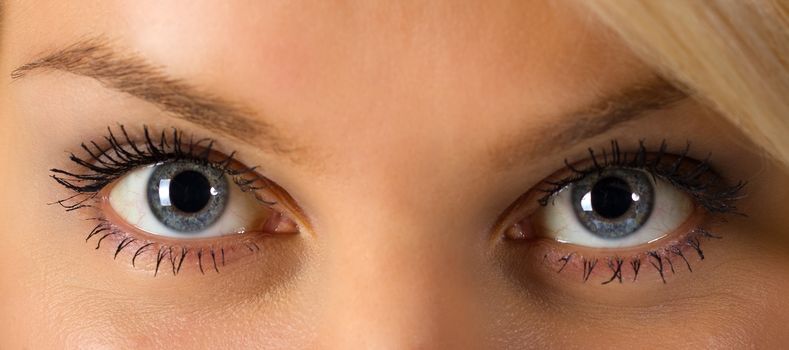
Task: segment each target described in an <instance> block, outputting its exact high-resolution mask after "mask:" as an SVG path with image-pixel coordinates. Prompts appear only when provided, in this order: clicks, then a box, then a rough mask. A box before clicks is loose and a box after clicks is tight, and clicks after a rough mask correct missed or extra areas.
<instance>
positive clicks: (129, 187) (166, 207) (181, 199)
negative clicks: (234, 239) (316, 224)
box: [105, 160, 295, 239]
mask: <svg viewBox="0 0 789 350" xmlns="http://www.w3.org/2000/svg"><path fill="white" fill-rule="evenodd" d="M106 202H107V204H108V205H106V206H105V208H106V209H105V212H106V211H110V212H111V214H115V215H117V216H118V217H119V218H120V219H122V220H123V221H125V223H127V224H129V225H132V226H134V228H136V229H139V230H141V231H144V232H145V233H148V234H151V235H160V236H166V237H171V238H176V239H194V238H208V237H218V236H225V235H232V234H243V233H283V232H285V231H288V230H293V229H294V228H295V227H293V225H292V222H291V221H290V220H288V219H287V218H286V217H283V216H282V215H281V214H279V213H278V212H276V211H274V210H272V209H271V208H269V205H271V204H274V203H271V202H266V203H263V202H261V201H260V200H259V199H256V198H255V197H254V196H252V195H250V194H249V193H244V192H242V190H241V188H240V187H239V186H237V185H236V184H235V183H232V180H229V179H228V176H227V175H226V174H225V172H224V171H222V170H221V169H217V168H215V167H212V166H210V165H208V164H200V163H196V162H193V161H188V160H179V161H171V162H164V163H160V164H155V165H149V166H144V167H141V168H139V169H135V170H132V171H131V172H130V173H129V174H126V175H124V176H123V177H122V178H120V179H118V180H116V184H114V185H111V189H110V190H109V194H108V195H107V198H106Z"/></svg>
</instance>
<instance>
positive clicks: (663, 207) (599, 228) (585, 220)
mask: <svg viewBox="0 0 789 350" xmlns="http://www.w3.org/2000/svg"><path fill="white" fill-rule="evenodd" d="M653 179H655V178H653V177H652V176H650V174H648V173H647V172H645V171H643V170H639V169H628V168H609V169H606V170H603V171H601V172H595V173H592V174H590V175H588V176H586V177H584V178H583V179H581V180H579V181H577V182H575V183H573V184H572V185H570V186H567V187H566V188H565V189H563V190H561V191H560V192H558V193H557V194H556V195H555V196H554V197H553V198H552V200H551V201H550V203H549V204H548V205H547V206H545V207H544V208H542V209H541V210H539V211H538V212H537V214H536V216H535V224H536V225H540V226H542V227H541V228H539V229H538V230H539V231H541V232H543V234H544V235H546V236H547V237H550V238H553V239H555V240H557V241H559V242H562V243H571V244H576V245H580V246H586V247H594V248H624V247H633V246H637V245H641V244H647V243H652V242H655V241H657V240H659V239H661V238H664V237H666V236H667V235H669V234H670V233H672V232H675V231H676V230H677V229H678V228H679V227H680V226H681V225H682V224H683V223H684V222H686V221H687V220H688V218H689V217H690V216H691V214H692V213H693V209H694V206H693V203H692V201H691V198H690V197H689V196H688V195H687V194H685V193H682V192H681V191H679V190H677V189H675V188H674V187H673V186H672V185H671V184H669V183H667V182H666V181H664V180H660V179H657V180H653Z"/></svg>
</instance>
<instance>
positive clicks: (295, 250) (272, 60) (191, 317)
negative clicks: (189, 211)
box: [0, 1, 789, 349]
mask: <svg viewBox="0 0 789 350" xmlns="http://www.w3.org/2000/svg"><path fill="white" fill-rule="evenodd" d="M92 37H103V38H108V40H109V41H110V42H112V44H113V45H115V46H118V47H121V48H123V49H124V50H130V51H133V52H135V53H136V54H138V55H140V56H142V57H144V58H145V60H147V61H148V62H151V63H153V64H155V65H156V66H158V67H162V70H163V71H164V72H165V73H166V74H169V75H171V76H173V77H177V78H179V79H182V80H184V81H187V82H188V84H189V85H190V86H194V87H197V88H199V89H200V90H201V91H209V92H211V93H212V94H214V95H216V96H220V97H221V98H223V99H226V100H229V101H233V102H238V103H241V104H244V105H245V106H248V107H249V109H251V113H250V114H249V116H250V117H251V118H255V119H257V120H259V121H265V123H267V124H269V125H272V126H274V128H276V129H277V130H278V131H277V135H276V137H277V140H278V144H279V145H280V146H281V147H280V149H278V150H272V149H271V147H270V146H271V143H270V142H268V140H269V139H267V138H268V137H269V136H264V135H253V136H251V137H250V136H249V135H246V136H244V137H233V136H230V135H228V134H227V133H222V132H216V131H213V130H211V128H208V127H205V126H201V125H196V124H193V123H190V122H187V121H184V120H182V119H178V118H172V117H171V115H168V114H167V113H165V112H162V111H161V110H160V109H159V108H157V107H156V106H154V105H153V104H151V103H147V102H144V101H141V100H139V99H136V98H134V97H131V96H130V95H128V94H124V93H121V92H118V91H115V90H112V89H107V88H105V87H103V86H102V84H100V83H99V82H97V81H96V80H94V79H91V78H87V77H82V76H77V75H75V74H70V73H65V72H61V71H55V70H40V71H36V72H32V73H31V74H30V75H28V76H26V77H24V78H21V79H18V80H15V81H13V82H11V79H10V78H9V77H10V73H11V71H13V70H14V69H15V68H17V67H19V66H20V65H23V64H25V63H28V62H30V61H32V60H34V59H36V58H38V57H40V55H41V53H42V52H49V51H51V50H57V49H60V48H63V47H66V46H68V45H71V44H73V43H74V42H77V41H80V40H84V39H85V38H92ZM0 72H2V77H4V78H3V79H5V83H4V84H0V116H2V117H0V164H3V168H2V169H3V171H2V172H0V183H2V184H4V185H3V196H2V197H0V208H2V210H0V348H4V349H18V348H35V349H42V348H195V347H197V348H216V347H219V348H322V349H331V348H469V347H470V348H479V347H494V348H502V347H503V348H579V347H583V348H613V347H617V346H622V347H628V348H653V347H655V348H657V347H661V348H666V347H671V348H684V347H688V348H699V347H703V348H775V347H780V345H782V344H785V341H786V340H789V338H787V334H786V332H785V329H786V325H787V323H789V316H787V315H789V304H787V303H786V302H785V301H786V297H785V293H784V291H785V290H787V289H789V242H788V240H787V237H789V236H787V234H789V220H788V219H787V217H786V216H785V214H784V213H785V210H784V207H785V203H784V201H783V199H784V198H789V189H787V188H786V186H785V184H786V183H787V175H789V174H787V172H786V171H785V168H784V167H782V166H779V165H777V162H776V161H774V160H771V159H769V158H768V157H764V156H762V152H761V151H760V150H759V148H758V146H757V145H756V144H754V143H753V142H752V141H751V140H749V139H748V138H746V137H745V136H743V135H742V134H740V132H739V131H738V130H737V128H736V127H733V126H731V125H729V124H727V122H726V121H725V119H724V118H723V117H722V116H721V115H718V114H717V113H716V112H714V111H711V110H710V109H708V108H706V107H705V106H704V105H703V104H702V103H700V102H697V101H694V100H693V99H689V100H685V101H682V102H680V103H677V104H673V105H671V106H669V107H668V108H664V109H661V110H658V111H652V112H649V113H647V115H645V116H644V117H642V118H639V119H637V120H634V121H631V122H627V123H623V124H617V125H615V126H611V127H610V128H605V129H604V130H602V133H600V134H598V135H596V136H593V137H591V138H588V139H584V140H575V141H573V142H566V143H564V144H560V145H555V146H548V145H549V144H550V141H551V140H552V139H556V138H557V137H558V136H559V135H562V134H563V132H564V129H562V128H564V127H565V126H567V125H571V124H573V123H574V122H575V121H577V120H578V119H574V118H573V117H568V115H572V113H573V112H575V111H577V110H583V109H584V108H586V106H588V105H590V104H594V103H595V102H596V101H598V100H599V99H600V98H601V97H603V96H608V95H611V94H616V93H617V92H619V91H621V90H623V89H627V88H629V87H630V86H632V85H633V84H637V83H640V82H642V81H645V80H649V79H651V78H653V77H654V75H655V73H654V70H653V69H652V68H651V67H649V66H648V65H646V64H645V63H643V62H641V61H640V60H639V59H638V58H637V57H636V56H635V55H634V54H633V53H632V52H631V51H630V50H629V49H628V48H627V47H626V46H624V44H623V43H621V42H620V41H619V39H618V38H616V36H615V35H613V34H612V33H611V32H609V31H608V30H607V29H606V28H604V27H603V26H602V25H601V24H599V23H597V22H596V21H595V19H594V18H590V17H589V15H587V14H586V13H584V12H583V11H578V9H577V8H576V7H575V6H574V4H570V3H564V2H524V3H517V4H516V3H511V2H506V1H485V2H462V3H461V2H458V1H431V2H429V3H419V2H411V1H403V2H397V3H391V2H382V3H377V2H369V1H358V2H355V1H354V2H347V3H342V4H332V5H328V4H327V3H325V2H306V1H305V2H288V3H283V4H276V3H260V2H254V1H250V2H234V3H232V4H225V3H222V4H220V3H218V2H203V3H199V4H195V3H194V2H187V1H171V2H126V1H95V2H92V1H68V2H37V1H28V2H16V1H9V2H7V3H4V4H3V19H2V37H1V40H0ZM118 123H121V124H124V125H126V126H127V127H129V128H130V129H132V130H133V133H134V135H136V136H139V134H140V130H141V127H142V125H143V124H146V125H148V126H150V127H151V128H153V129H155V130H159V129H167V128H169V127H177V128H179V129H181V130H183V131H184V132H185V133H186V134H194V135H195V136H196V137H211V138H214V139H216V140H217V144H218V145H217V147H218V150H219V151H221V152H224V153H229V152H231V151H233V150H236V151H238V154H239V157H238V160H239V161H240V162H242V163H243V164H246V165H248V166H251V165H261V166H262V170H261V171H260V172H261V174H262V175H264V176H266V177H267V178H268V179H271V180H272V181H274V182H275V183H277V184H278V185H279V186H281V187H282V188H283V189H284V190H285V191H287V193H288V194H289V195H290V196H292V198H293V199H294V201H295V203H296V204H297V206H298V207H299V208H300V210H301V211H302V212H303V214H301V215H294V217H295V219H294V220H297V221H299V223H300V224H301V227H302V228H303V232H301V233H299V234H298V235H295V236H288V237H287V238H285V237H282V238H273V239H270V240H267V241H266V243H265V245H264V247H263V248H264V249H263V251H262V252H260V253H258V254H248V255H246V256H239V257H237V258H234V259H233V261H232V262H229V263H228V264H227V266H224V267H223V269H222V271H221V273H219V274H217V273H213V272H211V273H206V274H205V275H203V274H200V273H199V271H197V269H196V268H195V266H194V264H191V265H190V266H188V267H187V268H185V269H184V273H183V274H179V275H178V276H175V277H174V276H172V275H171V274H164V273H163V274H161V275H159V276H157V277H156V278H153V277H152V275H153V273H152V270H151V269H152V264H151V261H150V259H149V260H146V261H144V262H143V263H142V264H140V265H139V266H137V267H136V268H135V267H132V266H131V265H130V264H129V261H128V259H126V258H127V257H126V256H121V257H119V258H118V259H116V260H113V259H112V255H113V254H112V253H113V251H114V246H111V245H107V246H105V247H102V249H99V250H96V249H94V248H95V241H92V243H88V244H86V243H85V241H84V237H85V235H86V233H87V232H88V231H90V229H91V228H92V225H91V224H90V223H89V222H86V221H84V220H80V218H84V217H85V213H74V212H70V213H69V212H64V211H63V210H62V208H60V207H59V206H57V205H46V203H51V202H53V201H56V200H58V199H62V198H65V197H67V196H69V192H68V191H67V190H66V189H64V188H63V187H61V186H59V185H58V184H57V183H55V182H54V181H52V179H50V178H49V177H48V176H49V175H50V172H49V169H50V168H68V167H69V166H71V165H70V163H69V162H68V159H67V153H64V151H73V152H77V151H79V144H80V143H81V142H88V141H90V140H101V137H102V136H104V135H105V133H106V127H107V126H108V125H110V126H115V125H117V124H118ZM136 136H135V137H136ZM612 139H616V140H618V141H619V142H620V143H621V144H622V145H623V148H628V150H629V151H632V150H633V148H634V147H636V146H637V145H638V140H640V139H645V140H647V142H648V143H649V144H650V145H652V146H653V148H654V147H655V146H656V145H657V144H658V143H659V141H660V140H663V139H665V140H666V141H667V142H668V143H669V145H673V146H672V150H673V151H678V149H679V150H681V148H682V146H683V145H684V144H685V142H686V141H688V140H690V141H692V143H693V148H692V151H691V154H690V155H691V156H693V157H695V158H702V159H703V158H704V157H705V156H706V155H707V153H712V154H713V157H712V161H711V162H712V165H713V166H714V168H715V169H716V170H717V171H718V173H720V174H722V175H723V176H724V177H725V178H727V179H731V180H732V181H738V180H746V181H748V182H749V184H748V187H747V194H748V196H747V198H745V199H743V200H741V201H739V202H738V203H737V204H738V208H739V209H740V211H742V212H744V213H747V214H748V217H747V218H746V217H737V216H734V217H730V218H729V222H727V223H725V224H720V225H716V226H715V233H716V234H718V235H720V236H722V237H723V239H720V240H710V241H708V242H706V241H705V243H704V248H705V255H706V259H705V260H704V261H699V259H698V258H697V257H695V256H691V259H690V260H692V261H691V262H692V263H693V266H694V268H693V272H692V273H690V272H688V271H686V270H682V271H678V272H677V273H676V274H674V275H667V276H666V279H667V283H665V284H664V283H662V282H661V280H660V278H659V275H658V274H657V273H656V271H655V270H654V269H653V268H652V267H651V266H649V265H646V263H645V267H644V269H645V270H644V272H643V273H642V275H640V276H639V280H638V281H637V282H636V283H622V284H619V283H613V284H609V285H601V284H600V281H601V279H603V280H604V279H606V277H607V276H606V275H605V273H603V272H604V270H597V271H598V272H597V273H598V274H600V275H595V276H594V277H593V278H592V279H590V281H587V283H583V282H582V279H581V276H582V271H580V270H578V268H577V266H576V267H572V266H571V268H574V270H569V271H566V272H563V273H561V274H556V273H555V269H552V268H553V266H552V265H551V264H547V266H544V265H545V264H540V259H539V257H541V256H542V254H541V252H542V251H541V250H539V249H541V248H539V247H542V246H541V245H536V246H530V245H528V244H526V245H524V244H519V243H515V242H511V241H506V240H502V239H501V237H502V232H501V231H502V230H499V229H496V227H497V226H496V225H495V224H496V222H497V220H499V219H500V218H501V215H502V213H503V212H504V211H505V210H506V209H507V208H508V207H510V205H512V204H513V203H514V202H515V201H516V200H517V199H518V198H519V197H520V196H521V195H523V194H524V193H526V192H528V191H529V190H531V189H533V188H535V187H536V186H537V185H538V184H539V183H540V182H541V181H542V180H543V179H545V178H547V177H549V176H550V175H551V174H553V173H555V172H556V171H559V170H561V169H562V167H563V161H564V159H565V158H567V159H569V160H571V161H574V160H583V159H584V157H585V156H587V154H586V148H587V147H594V148H596V149H599V148H600V147H605V146H607V145H608V142H609V140H612ZM675 153H676V152H675ZM529 214H530V213H524V216H525V217H528V216H529ZM543 241H545V240H543ZM541 242H542V241H541ZM541 244H547V245H548V246H549V247H551V248H550V249H568V248H565V247H562V248H560V246H559V245H558V244H555V243H551V242H542V243H541ZM568 252H569V251H568ZM123 254H126V255H128V251H127V252H125V253H123ZM535 256H536V258H535ZM122 258H123V259H122ZM648 269H652V270H648ZM678 270H679V269H678ZM601 271H603V272H601ZM629 274H630V272H629V271H627V272H626V274H625V276H626V277H625V279H628V277H632V276H630V275H629Z"/></svg>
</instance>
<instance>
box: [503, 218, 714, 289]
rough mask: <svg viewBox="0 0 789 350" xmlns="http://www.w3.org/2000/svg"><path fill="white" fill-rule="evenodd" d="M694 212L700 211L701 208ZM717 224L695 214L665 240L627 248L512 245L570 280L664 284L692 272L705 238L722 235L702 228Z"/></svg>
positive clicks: (541, 241) (540, 242) (548, 242)
mask: <svg viewBox="0 0 789 350" xmlns="http://www.w3.org/2000/svg"><path fill="white" fill-rule="evenodd" d="M697 211H702V212H703V209H697ZM694 215H697V214H694ZM697 216H698V215H697ZM716 223H718V220H717V218H715V217H712V216H708V217H697V218H695V219H693V220H689V221H688V222H686V223H685V224H683V225H682V227H681V228H680V229H678V230H677V231H676V232H673V233H671V234H670V235H669V236H668V237H667V238H666V239H665V240H661V241H658V242H655V243H653V244H648V245H644V246H638V247H633V248H629V249H626V250H613V249H606V250H595V249H590V248H586V247H580V246H575V245H572V244H564V243H560V242H556V241H554V240H552V239H549V238H534V239H526V240H521V241H517V242H514V244H516V245H518V246H521V247H522V248H523V249H524V250H523V254H524V256H523V258H524V259H528V260H529V261H531V263H530V265H532V266H539V267H540V268H543V269H545V270H547V271H549V272H553V273H555V274H556V276H558V277H561V278H562V279H567V280H569V281H573V282H578V283H591V284H609V283H617V284H618V283H627V282H636V281H645V280H649V281H653V282H657V283H661V282H662V283H666V282H667V281H668V280H670V278H672V277H673V276H674V275H677V274H681V273H687V272H692V271H693V269H694V267H695V265H697V264H698V263H699V262H700V261H702V260H704V257H705V256H704V248H702V246H701V245H702V244H704V243H705V242H706V241H707V240H710V239H718V238H721V237H720V236H718V235H716V234H715V233H713V232H711V231H709V230H708V229H705V227H712V226H714V225H715V224H716ZM510 243H513V242H510Z"/></svg>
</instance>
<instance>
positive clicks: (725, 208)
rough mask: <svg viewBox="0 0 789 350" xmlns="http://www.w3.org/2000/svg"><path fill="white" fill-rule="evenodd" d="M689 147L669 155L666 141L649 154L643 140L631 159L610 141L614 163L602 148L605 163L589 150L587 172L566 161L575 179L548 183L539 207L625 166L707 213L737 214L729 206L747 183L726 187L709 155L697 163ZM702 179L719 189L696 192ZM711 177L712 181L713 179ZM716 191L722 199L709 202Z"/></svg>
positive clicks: (741, 182) (733, 208)
mask: <svg viewBox="0 0 789 350" xmlns="http://www.w3.org/2000/svg"><path fill="white" fill-rule="evenodd" d="M690 145H691V144H690V142H688V143H687V144H686V146H685V148H684V149H683V150H682V151H680V153H679V154H674V153H670V152H669V151H668V145H667V143H666V141H665V140H664V141H662V142H661V144H660V146H659V148H658V149H657V151H656V152H648V151H647V148H646V146H645V145H644V141H643V140H642V141H640V142H639V146H638V150H637V152H635V153H634V154H632V155H631V156H630V157H628V156H627V153H622V152H621V148H620V147H619V144H618V142H617V141H616V140H613V141H611V154H612V161H611V162H609V161H608V158H607V157H606V156H605V154H606V152H605V149H606V148H603V149H602V150H603V152H600V153H602V154H603V157H604V159H603V160H600V159H599V156H598V155H597V154H595V152H594V150H593V149H592V148H589V150H588V152H589V159H590V161H591V162H592V163H593V165H592V166H590V167H588V168H585V169H577V168H575V167H574V166H573V165H572V164H570V163H569V162H568V161H567V160H565V163H566V166H567V168H568V169H570V170H571V171H572V172H573V173H575V174H576V177H575V178H571V179H563V180H560V182H559V183H551V182H549V185H551V186H553V189H551V190H548V191H546V192H547V194H546V195H545V196H543V197H542V198H540V200H539V201H540V204H541V205H543V206H544V205H545V204H546V203H547V201H548V200H549V199H550V197H552V196H553V195H555V193H556V192H557V191H558V190H560V189H561V188H563V187H566V186H567V185H569V184H571V183H573V182H574V181H578V180H580V179H581V178H583V176H585V174H587V173H590V172H593V171H599V170H601V168H604V167H607V166H626V167H634V168H639V169H644V170H647V171H648V172H649V173H650V174H652V176H653V177H659V178H662V179H664V180H667V181H668V182H670V183H671V184H672V185H674V186H676V187H679V188H680V189H682V190H684V191H685V192H689V194H690V195H691V196H692V197H693V198H694V200H697V201H701V203H700V204H701V205H702V206H704V207H705V209H708V210H710V211H713V212H736V207H734V206H733V205H730V203H733V202H736V200H738V199H739V198H741V197H742V193H741V192H742V190H743V188H744V187H745V185H746V184H747V183H746V182H743V181H739V182H737V183H735V184H732V185H729V184H726V183H725V181H724V179H722V178H721V177H720V176H719V175H718V173H717V172H716V171H715V170H714V169H713V168H712V166H711V165H710V163H709V162H710V155H708V156H707V157H706V158H705V159H704V160H703V161H697V160H695V159H694V158H691V157H690V156H689V154H690ZM614 154H624V156H623V157H620V158H616V159H614V158H613V155H614ZM666 157H673V158H674V160H673V161H672V162H671V164H669V165H668V166H667V167H666V166H665V165H664V164H662V161H663V160H664V159H665V158H666ZM689 162H695V163H696V164H695V165H694V164H691V166H693V167H694V168H693V169H691V170H690V171H689V173H687V174H682V176H681V177H677V176H678V173H679V172H680V170H681V168H682V167H683V166H685V165H686V164H688V163H689ZM701 177H708V180H709V181H710V182H711V183H710V185H714V186H716V188H715V189H708V188H705V189H701V188H696V187H697V186H699V184H698V183H695V182H694V180H700V179H701ZM709 177H712V179H710V178H709ZM713 190H714V191H717V192H716V194H720V196H719V197H720V198H714V200H710V198H707V197H705V196H706V194H707V192H710V191H713Z"/></svg>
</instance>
